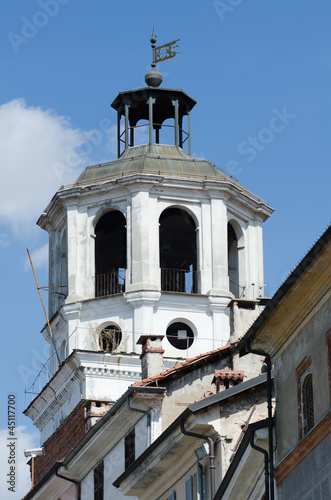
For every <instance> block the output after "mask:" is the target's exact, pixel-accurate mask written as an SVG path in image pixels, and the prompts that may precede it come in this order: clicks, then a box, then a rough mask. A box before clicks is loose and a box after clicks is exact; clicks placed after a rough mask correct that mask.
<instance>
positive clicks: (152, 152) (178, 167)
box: [77, 144, 230, 184]
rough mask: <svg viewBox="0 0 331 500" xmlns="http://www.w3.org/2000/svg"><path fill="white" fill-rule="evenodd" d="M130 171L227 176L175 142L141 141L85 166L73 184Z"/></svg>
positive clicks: (194, 175) (95, 180) (193, 175)
mask: <svg viewBox="0 0 331 500" xmlns="http://www.w3.org/2000/svg"><path fill="white" fill-rule="evenodd" d="M133 173H146V174H157V175H166V176H174V177H183V178H188V177H189V178H192V179H194V178H197V179H199V178H200V179H201V178H204V179H217V180H221V179H229V177H230V176H229V175H228V174H226V172H223V171H222V170H220V169H218V168H216V167H215V166H214V165H213V164H211V163H210V162H208V161H207V160H203V159H195V158H192V157H191V156H190V155H189V154H188V153H186V151H184V150H183V149H181V148H179V147H177V146H169V145H164V144H150V145H149V144H145V145H142V146H134V147H132V148H127V149H126V150H125V151H124V152H123V154H122V156H121V157H120V158H119V159H118V160H115V161H112V162H109V163H103V164H100V165H94V166H91V167H87V168H86V169H85V170H84V172H82V174H81V175H80V176H79V177H78V179H77V184H85V183H92V182H97V181H100V180H106V179H107V178H111V177H118V176H119V175H120V176H123V175H130V174H133Z"/></svg>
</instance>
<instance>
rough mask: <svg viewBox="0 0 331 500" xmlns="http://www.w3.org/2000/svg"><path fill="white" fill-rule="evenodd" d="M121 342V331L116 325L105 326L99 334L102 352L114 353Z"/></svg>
mask: <svg viewBox="0 0 331 500" xmlns="http://www.w3.org/2000/svg"><path fill="white" fill-rule="evenodd" d="M121 340H122V332H121V329H120V328H119V327H118V326H116V325H109V326H106V328H104V329H103V330H102V332H101V333H100V337H99V344H100V349H101V350H102V351H108V352H114V351H115V350H116V349H117V348H118V346H119V345H120V343H121Z"/></svg>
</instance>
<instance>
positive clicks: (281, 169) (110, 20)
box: [0, 0, 331, 498]
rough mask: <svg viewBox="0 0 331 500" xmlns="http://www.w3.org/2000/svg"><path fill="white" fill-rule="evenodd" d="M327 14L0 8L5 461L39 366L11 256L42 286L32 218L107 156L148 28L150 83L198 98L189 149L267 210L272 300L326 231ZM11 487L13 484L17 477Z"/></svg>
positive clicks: (233, 4)
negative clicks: (10, 418)
mask: <svg viewBox="0 0 331 500" xmlns="http://www.w3.org/2000/svg"><path fill="white" fill-rule="evenodd" d="M330 18H331V4H330V3H329V2H326V1H325V0H323V1H322V0H315V1H314V2H311V1H309V2H308V1H306V0H293V1H291V2H288V1H285V0H278V1H277V2H266V1H265V0H224V1H221V0H220V1H212V0H211V1H209V0H203V1H202V0H200V1H197V0H190V1H188V0H181V1H179V2H178V1H176V2H175V1H173V0H168V2H162V3H161V2H157V1H155V0H153V1H151V0H144V1H133V0H121V1H119V0H113V1H112V2H109V1H107V0H98V1H97V2H92V1H87V0H39V1H35V0H30V1H29V2H27V1H26V0H12V1H11V2H2V5H1V7H0V38H1V43H0V56H1V62H2V76H1V79H0V162H1V163H0V164H1V184H0V252H1V260H0V265H1V280H2V287H1V311H2V336H1V338H2V343H3V345H2V353H1V370H2V380H3V383H2V384H1V411H0V429H5V428H6V420H7V417H6V415H7V395H8V394H11V393H15V394H16V398H17V425H18V426H26V428H25V429H21V434H20V443H21V444H20V446H21V450H20V453H21V454H22V449H23V448H24V447H28V446H29V445H30V444H31V443H32V442H33V437H31V436H32V434H33V433H34V432H35V431H34V430H33V428H32V426H31V424H30V422H29V420H28V419H27V418H26V417H24V416H23V415H22V410H23V409H24V405H25V400H24V399H25V395H24V389H25V386H26V385H30V383H31V382H32V381H33V378H34V377H35V376H36V374H37V373H38V371H39V369H40V367H41V364H42V362H43V361H45V360H46V359H47V349H45V346H46V343H45V341H44V340H43V338H42V335H41V334H40V329H41V328H42V326H43V324H44V317H43V312H42V308H41V305H40V302H39V297H38V294H37V291H36V288H35V284H34V280H33V275H32V272H31V270H30V268H29V266H28V265H27V261H26V247H29V249H30V251H31V252H32V255H33V259H34V262H35V265H36V271H37V275H38V279H39V282H40V284H41V285H46V284H47V235H46V233H45V234H44V232H43V231H42V230H41V229H39V228H38V227H37V226H36V225H35V221H36V220H37V218H38V216H39V215H40V213H41V212H42V211H43V209H44V208H45V206H46V204H47V203H48V201H49V200H50V198H51V196H52V195H53V194H54V193H55V191H56V190H57V189H58V187H59V186H60V185H61V184H64V183H69V182H71V181H73V180H74V179H75V178H77V177H78V174H79V172H80V171H81V170H82V169H83V168H84V167H85V166H87V165H89V164H94V163H99V162H101V161H105V160H109V159H114V157H115V152H116V149H115V125H116V114H115V112H114V111H113V110H112V109H111V108H110V103H111V102H112V101H113V99H114V98H115V97H116V95H117V93H118V92H120V91H123V90H129V89H133V88H139V87H142V86H144V75H145V73H146V72H147V71H148V69H149V67H150V63H151V49H150V43H149V38H150V35H151V32H152V26H153V21H155V31H156V34H157V37H158V44H163V43H166V42H170V41H172V40H175V39H177V38H180V42H179V51H180V55H178V56H176V58H175V59H172V60H171V61H167V62H165V63H162V64H160V65H159V67H158V69H159V70H160V71H161V72H162V73H163V76H164V83H163V86H164V87H170V88H181V89H183V90H184V91H185V92H186V93H188V94H189V95H191V96H192V97H193V98H194V99H196V100H197V101H198V103H197V105H196V107H195V108H194V110H193V112H192V153H193V155H195V156H198V157H205V158H207V159H209V160H211V161H212V162H214V163H216V164H217V165H219V166H221V167H223V168H225V169H228V170H230V171H231V172H232V173H233V175H235V176H236V177H237V178H238V180H239V182H240V183H242V184H243V185H244V186H245V187H247V188H249V189H250V190H252V191H253V192H254V193H256V194H257V195H259V196H260V197H261V198H263V199H265V200H266V201H267V202H268V203H269V204H270V205H271V206H272V207H273V208H274V209H275V213H274V214H273V215H272V216H271V218H270V219H269V220H268V221H267V222H266V223H265V224H264V263H265V283H267V284H268V288H267V292H268V294H269V295H272V294H273V293H274V292H275V291H276V289H277V288H278V286H279V285H280V284H281V283H282V281H283V280H284V279H285V278H286V276H287V275H288V273H289V272H290V270H291V269H293V267H295V265H296V264H297V263H298V261H299V260H300V259H301V258H302V256H303V255H304V254H305V253H306V251H307V250H308V249H309V248H310V246H311V245H312V244H313V243H314V242H315V241H316V239H317V238H318V237H319V236H320V234H321V233H322V232H323V231H324V229H325V228H326V226H327V224H328V223H329V218H330V215H329V214H330V195H329V191H330V146H329V144H330V115H331V94H330V76H331V52H330V42H331V35H330ZM45 299H46V300H47V297H46V296H45ZM1 432H2V434H1ZM0 436H1V437H0V446H2V447H5V443H4V440H5V437H6V431H0ZM37 444H38V442H37ZM1 455H3V457H4V459H6V454H5V453H1V454H0V456H1ZM0 465H1V467H0V470H2V471H3V470H6V469H4V468H6V462H4V464H2V463H1V464H0ZM3 481H5V480H4V477H3V476H2V477H1V478H0V484H1V485H2V484H3V483H2V482H3ZM19 484H20V488H21V492H22V493H23V492H24V491H26V489H27V486H26V476H25V475H24V473H23V472H22V471H20V478H19ZM16 494H17V496H16V497H15V496H13V495H11V496H9V497H8V498H20V497H21V496H20V495H21V493H20V494H19V493H18V492H17V493H16ZM3 498H5V497H3Z"/></svg>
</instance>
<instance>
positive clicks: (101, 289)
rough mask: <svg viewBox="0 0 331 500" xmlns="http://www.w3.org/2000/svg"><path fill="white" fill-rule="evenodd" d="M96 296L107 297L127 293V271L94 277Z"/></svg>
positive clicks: (121, 270) (120, 270) (122, 270)
mask: <svg viewBox="0 0 331 500" xmlns="http://www.w3.org/2000/svg"><path fill="white" fill-rule="evenodd" d="M94 283H95V296H96V297H106V296H107V295H115V294H116V293H124V292H125V269H119V270H118V271H113V272H111V273H106V274H98V275H96V276H94Z"/></svg>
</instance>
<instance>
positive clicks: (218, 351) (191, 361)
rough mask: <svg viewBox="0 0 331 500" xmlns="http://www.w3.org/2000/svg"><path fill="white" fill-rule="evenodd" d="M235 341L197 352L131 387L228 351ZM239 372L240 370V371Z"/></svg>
mask: <svg viewBox="0 0 331 500" xmlns="http://www.w3.org/2000/svg"><path fill="white" fill-rule="evenodd" d="M237 342H238V341H236V342H231V343H230V344H228V345H225V346H223V347H219V348H218V349H215V350H214V351H208V352H204V353H203V354H198V355H197V356H194V357H192V358H189V359H187V360H186V361H183V362H182V363H179V364H178V365H175V366H173V367H172V368H168V369H167V370H165V371H164V372H161V373H159V374H158V375H154V376H153V377H149V378H145V379H143V380H140V381H139V382H135V383H134V384H132V386H131V387H141V386H144V385H148V384H151V383H152V382H158V381H161V380H163V379H165V378H166V377H168V376H170V375H172V374H174V373H176V372H180V371H182V370H184V369H185V368H187V367H188V366H192V365H193V364H194V363H196V362H199V361H202V360H204V359H208V358H209V357H213V356H217V354H221V353H222V352H226V351H228V350H229V349H230V348H231V347H234V346H235V344H236V343H237ZM240 373H241V372H240Z"/></svg>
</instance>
